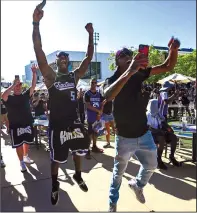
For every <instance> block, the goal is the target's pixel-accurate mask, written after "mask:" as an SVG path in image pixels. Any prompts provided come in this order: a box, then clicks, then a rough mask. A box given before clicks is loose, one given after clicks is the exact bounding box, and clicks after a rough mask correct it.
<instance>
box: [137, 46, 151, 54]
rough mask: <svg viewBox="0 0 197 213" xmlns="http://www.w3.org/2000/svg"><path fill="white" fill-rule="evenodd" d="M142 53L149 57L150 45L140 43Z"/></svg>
mask: <svg viewBox="0 0 197 213" xmlns="http://www.w3.org/2000/svg"><path fill="white" fill-rule="evenodd" d="M138 51H139V52H140V53H143V54H144V55H145V56H147V57H148V53H149V46H148V45H144V44H140V45H139V50H138Z"/></svg>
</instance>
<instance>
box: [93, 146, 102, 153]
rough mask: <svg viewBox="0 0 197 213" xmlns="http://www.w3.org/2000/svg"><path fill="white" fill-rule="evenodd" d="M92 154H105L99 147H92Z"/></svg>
mask: <svg viewBox="0 0 197 213" xmlns="http://www.w3.org/2000/svg"><path fill="white" fill-rule="evenodd" d="M92 152H95V153H103V152H104V150H103V149H99V148H98V147H97V146H93V147H92Z"/></svg>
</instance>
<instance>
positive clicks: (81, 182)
mask: <svg viewBox="0 0 197 213" xmlns="http://www.w3.org/2000/svg"><path fill="white" fill-rule="evenodd" d="M73 179H74V180H75V181H76V182H77V184H78V185H79V187H80V189H81V190H82V191H84V192H87V191H88V187H87V185H86V184H85V182H84V181H83V179H82V177H77V175H76V174H74V175H73Z"/></svg>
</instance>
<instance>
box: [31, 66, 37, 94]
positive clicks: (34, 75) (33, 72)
mask: <svg viewBox="0 0 197 213" xmlns="http://www.w3.org/2000/svg"><path fill="white" fill-rule="evenodd" d="M37 69H38V67H37V66H36V65H35V64H33V65H32V67H31V70H32V75H33V78H32V83H31V87H30V97H31V96H32V95H33V93H34V90H35V88H36V81H37V74H36V70H37Z"/></svg>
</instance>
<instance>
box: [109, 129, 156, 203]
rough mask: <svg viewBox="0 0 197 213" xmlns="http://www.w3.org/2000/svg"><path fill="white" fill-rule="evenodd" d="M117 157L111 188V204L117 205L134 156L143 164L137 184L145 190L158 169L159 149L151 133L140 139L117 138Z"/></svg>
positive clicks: (137, 177)
mask: <svg viewBox="0 0 197 213" xmlns="http://www.w3.org/2000/svg"><path fill="white" fill-rule="evenodd" d="M115 150H116V156H115V158H114V168H113V177H112V182H111V186H110V194H109V203H110V204H116V203H117V201H118V199H119V189H120V185H121V182H122V176H123V174H124V172H125V170H126V168H127V165H128V162H129V160H130V158H131V156H132V155H135V156H136V157H137V159H138V160H139V161H140V163H141V167H140V170H139V172H138V174H137V176H136V184H137V186H138V187H139V188H143V187H144V186H145V185H146V184H147V183H148V181H149V179H150V178H151V176H152V174H153V173H154V170H155V169H156V168H157V148H156V145H155V143H154V140H153V137H152V134H151V132H150V131H148V132H146V134H144V135H143V136H141V137H139V138H124V137H122V136H118V135H116V137H115Z"/></svg>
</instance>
